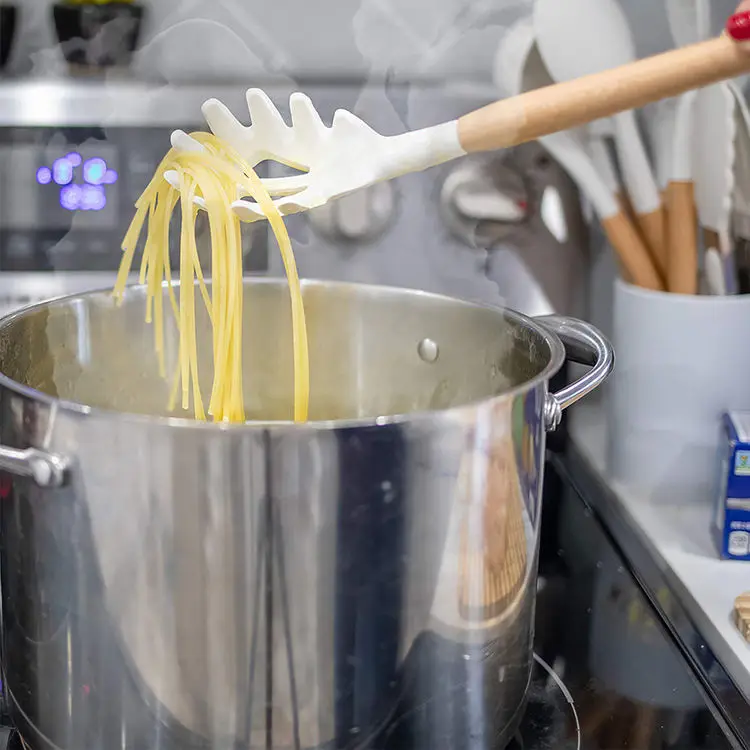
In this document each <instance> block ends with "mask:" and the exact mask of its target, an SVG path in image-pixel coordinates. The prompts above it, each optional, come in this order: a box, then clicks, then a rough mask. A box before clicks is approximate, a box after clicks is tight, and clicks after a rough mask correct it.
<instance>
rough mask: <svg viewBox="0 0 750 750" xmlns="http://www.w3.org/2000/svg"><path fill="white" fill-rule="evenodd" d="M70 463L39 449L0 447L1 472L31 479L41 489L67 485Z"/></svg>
mask: <svg viewBox="0 0 750 750" xmlns="http://www.w3.org/2000/svg"><path fill="white" fill-rule="evenodd" d="M67 469H68V461H67V460H66V459H64V458H62V457H61V456H57V455H55V454H54V453H45V452H44V451H42V450H39V449H38V448H24V449H18V448H8V447H7V446H5V445H0V470H4V471H7V472H8V473H9V474H15V475H16V476H21V477H31V479H33V480H34V481H35V482H36V483H37V484H38V485H39V486H40V487H60V486H61V485H63V484H64V483H65V479H66V476H67Z"/></svg>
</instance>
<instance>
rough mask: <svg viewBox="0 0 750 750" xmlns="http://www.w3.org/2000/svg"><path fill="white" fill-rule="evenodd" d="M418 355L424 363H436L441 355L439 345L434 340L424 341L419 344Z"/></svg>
mask: <svg viewBox="0 0 750 750" xmlns="http://www.w3.org/2000/svg"><path fill="white" fill-rule="evenodd" d="M417 354H419V358H420V359H421V360H422V361H423V362H430V363H432V362H435V361H437V358H438V356H439V355H440V350H439V349H438V345H437V344H436V343H435V342H434V341H433V340H432V339H422V340H421V341H420V342H419V344H417Z"/></svg>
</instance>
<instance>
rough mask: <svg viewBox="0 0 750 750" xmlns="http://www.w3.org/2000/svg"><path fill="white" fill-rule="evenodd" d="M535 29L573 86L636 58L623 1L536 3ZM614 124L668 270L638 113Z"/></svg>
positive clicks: (554, 67) (557, 73) (628, 175)
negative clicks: (585, 77)
mask: <svg viewBox="0 0 750 750" xmlns="http://www.w3.org/2000/svg"><path fill="white" fill-rule="evenodd" d="M534 28H535V30H536V36H537V43H538V45H539V51H540V52H541V55H542V58H543V60H544V62H545V63H546V64H547V68H548V69H549V71H550V73H552V76H553V77H554V78H555V80H558V81H572V80H575V79H576V78H578V77H579V76H584V75H589V74H591V73H598V72H601V71H605V70H610V69H612V68H615V67H617V66H621V65H626V64H627V63H632V62H633V61H634V60H635V59H636V52H635V45H634V43H633V39H632V35H631V33H630V27H629V25H628V21H627V18H626V16H625V14H624V13H623V12H622V8H621V7H620V6H619V4H618V3H617V0H565V1H564V2H561V0H534ZM614 123H615V142H616V144H617V151H618V154H619V156H620V165H621V167H622V172H623V179H624V181H625V185H626V186H627V188H628V193H629V196H630V202H631V204H632V205H633V209H634V211H635V213H636V216H637V219H638V224H639V226H640V228H641V231H642V232H643V235H644V237H645V239H646V242H647V244H648V246H649V247H650V248H651V251H652V253H653V254H654V257H655V259H656V260H657V262H658V263H659V265H660V267H661V268H662V269H664V268H666V255H665V252H664V250H665V245H664V215H663V211H662V206H661V196H660V194H659V189H658V187H657V185H656V180H655V178H654V175H653V173H652V169H651V164H650V161H649V158H648V156H647V154H646V149H645V147H644V144H643V141H642V140H641V136H640V133H639V130H638V124H637V122H636V119H635V113H634V112H632V111H626V112H621V113H619V114H617V115H616V116H615V118H614Z"/></svg>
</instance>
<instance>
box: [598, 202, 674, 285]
mask: <svg viewBox="0 0 750 750" xmlns="http://www.w3.org/2000/svg"><path fill="white" fill-rule="evenodd" d="M602 227H603V228H604V231H605V233H606V235H607V239H608V240H609V243H610V244H611V245H612V247H613V248H614V249H615V252H616V253H617V258H618V260H619V261H620V265H621V266H622V268H623V271H624V275H625V276H626V278H627V279H628V281H630V282H631V283H633V284H635V285H636V286H641V287H643V288H644V289H653V290H655V291H662V290H663V289H664V282H663V281H662V279H661V276H660V275H659V272H658V271H657V270H656V266H655V265H654V262H653V261H652V260H651V256H650V255H649V252H648V249H647V248H646V245H645V244H644V242H643V240H642V239H641V236H640V235H639V234H638V231H637V230H636V228H635V227H634V226H633V224H632V223H631V221H630V219H628V217H627V216H625V214H623V213H619V214H617V215H615V216H610V217H609V218H608V219H603V220H602Z"/></svg>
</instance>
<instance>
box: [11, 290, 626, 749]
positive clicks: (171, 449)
mask: <svg viewBox="0 0 750 750" xmlns="http://www.w3.org/2000/svg"><path fill="white" fill-rule="evenodd" d="M245 290H246V295H245V310H244V314H245V315H246V334H245V336H246V338H245V342H244V353H245V377H246V386H247V393H246V399H247V403H248V404H249V405H250V412H251V414H252V416H253V418H254V419H256V420H263V421H255V422H252V423H248V424H245V425H235V426H218V425H214V424H202V423H197V422H194V421H191V420H187V419H182V418H174V417H170V416H169V415H167V414H166V412H165V404H166V401H167V395H168V391H169V386H170V384H169V383H168V382H164V380H163V379H162V378H161V377H160V376H159V374H158V368H157V363H156V357H155V355H154V346H153V331H152V329H151V327H150V326H147V325H146V324H145V323H144V320H143V316H144V299H143V289H142V288H134V289H132V290H130V291H129V292H128V294H127V296H126V300H125V303H124V305H123V306H122V307H119V308H118V307H116V306H115V305H114V304H113V302H112V300H111V297H110V296H109V295H108V294H107V293H94V294H85V295H81V296H77V297H69V298H64V299H62V300H58V301H54V302H50V303H45V304H42V305H37V306H35V307H32V308H29V309H27V310H25V311H22V312H19V313H17V314H15V315H12V316H10V317H8V318H6V319H4V320H3V321H2V322H1V323H0V372H2V373H3V374H2V376H0V443H1V444H2V446H3V447H1V448H0V468H1V469H3V470H4V473H3V475H2V476H3V484H2V487H0V490H2V491H0V495H2V499H1V500H0V542H1V544H0V566H1V572H2V605H3V606H2V624H3V652H2V663H3V668H4V676H5V687H6V690H7V692H8V695H9V698H10V701H11V704H12V708H13V712H14V715H15V719H16V720H17V721H18V722H19V724H20V726H21V727H22V732H23V733H24V735H25V738H26V740H27V742H29V744H30V745H31V746H32V747H40V746H46V747H49V746H55V747H59V748H64V749H65V750H81V749H82V748H88V747H104V748H112V747H118V748H123V749H126V748H133V749H134V750H135V749H136V748H138V749H139V750H141V749H142V748H144V747H148V748H152V750H165V749H166V748H172V747H174V748H180V750H184V748H186V747H190V748H206V749H209V748H210V749H211V750H214V749H217V750H218V749H219V748H222V749H223V748H235V747H236V748H240V747H243V748H247V747H265V748H313V747H316V748H318V747H326V748H360V747H363V748H364V747H375V746H376V747H378V748H381V749H382V748H387V747H397V748H404V747H409V748H414V749H415V750H435V748H461V749H462V750H465V749H466V748H491V747H501V746H502V745H503V744H504V742H505V741H506V740H507V739H508V737H509V735H510V733H511V732H512V731H514V728H515V723H516V721H517V719H518V717H519V714H520V712H521V710H522V707H523V701H524V695H525V690H526V687H527V684H528V679H529V674H530V667H531V658H532V636H533V632H532V631H533V610H534V596H535V585H534V584H535V578H536V560H537V547H538V530H539V515H540V492H541V481H542V467H543V463H544V444H545V440H544V433H545V430H546V429H550V428H554V427H555V426H556V425H557V423H558V421H559V419H560V414H561V411H562V409H564V408H565V407H566V406H568V405H569V404H571V403H573V402H574V401H576V400H577V399H578V398H580V397H581V396H583V395H584V394H586V393H587V392H588V391H590V390H591V389H593V388H595V387H596V386H597V385H598V384H599V383H601V382H602V380H604V378H605V377H606V376H607V374H608V373H609V371H610V370H611V368H612V365H613V353H612V350H611V348H610V346H609V344H608V343H607V342H606V341H605V340H604V339H603V338H602V336H601V335H600V334H599V333H598V332H597V331H596V330H594V329H593V328H591V326H589V325H587V324H585V323H581V322H579V321H576V320H570V319H563V318H557V317H550V318H543V319H539V320H536V321H533V320H530V319H527V318H525V317H523V316H521V315H519V314H517V313H514V312H512V311H510V310H502V309H497V308H487V307H481V306H477V305H472V304H468V303H464V302H460V301H457V300H454V299H449V298H445V297H440V296H435V295H430V294H424V293H420V292H415V291H408V290H399V289H386V288H379V287H369V286H356V285H348V284H334V283H319V282H308V283H306V284H305V286H304V294H305V303H306V310H307V315H308V325H309V333H310V356H311V372H312V407H311V418H312V420H313V421H311V422H310V423H308V424H305V425H294V424H290V423H288V422H281V421H271V420H283V419H287V418H288V416H289V415H290V414H291V402H290V397H291V392H292V389H291V345H290V330H291V327H290V315H289V297H288V291H287V288H286V285H285V284H284V283H283V282H278V281H261V280H248V281H247V283H246V286H245ZM199 327H200V331H199V340H201V341H202V342H203V344H204V345H205V344H206V343H207V342H208V323H207V321H206V320H205V319H201V320H200V321H199ZM166 338H167V357H168V361H169V363H171V364H173V363H174V358H175V351H176V337H175V332H174V330H171V329H170V330H168V331H167V333H166ZM566 348H567V356H568V357H569V358H573V359H576V360H578V361H581V362H583V363H585V364H588V365H590V366H591V367H592V369H591V370H589V371H588V372H587V374H586V376H585V377H583V378H582V379H580V380H579V381H577V382H575V383H574V384H572V385H570V386H569V387H567V388H565V389H564V390H563V391H561V392H559V393H557V394H550V393H548V389H547V382H548V380H549V378H550V377H551V376H552V375H553V374H554V373H555V372H557V370H558V369H559V368H560V366H561V365H562V363H563V361H564V359H565V357H566ZM206 378H207V382H208V378H210V372H207V373H206ZM376 738H377V739H376Z"/></svg>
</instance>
